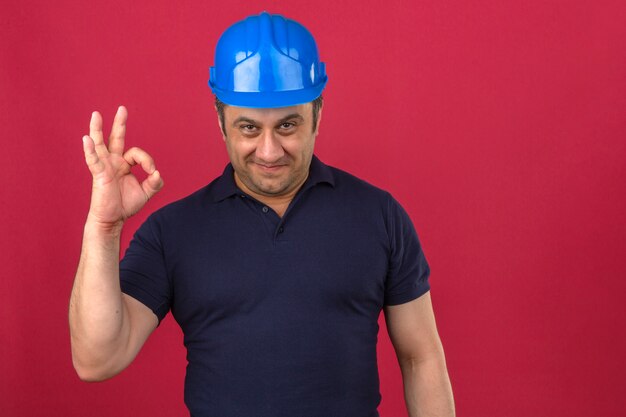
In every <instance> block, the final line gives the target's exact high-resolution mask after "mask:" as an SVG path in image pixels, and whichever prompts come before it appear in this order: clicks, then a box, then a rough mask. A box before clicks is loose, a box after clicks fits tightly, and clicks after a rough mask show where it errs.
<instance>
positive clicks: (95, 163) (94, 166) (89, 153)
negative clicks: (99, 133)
mask: <svg viewBox="0 0 626 417" xmlns="http://www.w3.org/2000/svg"><path fill="white" fill-rule="evenodd" d="M83 151H84V152H85V162H86V163H87V167H89V171H91V174H92V175H98V174H99V173H101V172H102V171H104V163H103V162H102V161H101V160H100V158H99V157H98V153H97V152H96V145H95V144H94V143H93V139H92V138H91V137H89V136H87V135H85V136H83Z"/></svg>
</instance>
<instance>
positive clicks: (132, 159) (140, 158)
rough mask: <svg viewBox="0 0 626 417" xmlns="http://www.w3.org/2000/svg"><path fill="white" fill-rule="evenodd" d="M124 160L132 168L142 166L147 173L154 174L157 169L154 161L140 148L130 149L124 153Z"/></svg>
mask: <svg viewBox="0 0 626 417" xmlns="http://www.w3.org/2000/svg"><path fill="white" fill-rule="evenodd" d="M124 159H125V160H126V162H127V163H128V164H129V165H130V166H134V165H137V164H139V165H141V168H142V169H143V170H144V171H145V172H146V173H147V174H152V173H153V172H154V171H155V170H156V168H155V166H154V160H153V159H152V157H151V156H150V155H149V154H148V152H146V151H144V150H143V149H140V148H130V149H129V150H127V151H126V152H125V153H124Z"/></svg>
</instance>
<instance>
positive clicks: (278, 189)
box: [222, 103, 321, 204]
mask: <svg viewBox="0 0 626 417" xmlns="http://www.w3.org/2000/svg"><path fill="white" fill-rule="evenodd" d="M312 113H313V112H312V107H311V103H307V104H300V105H297V106H291V107H280V108H271V109H252V108H244V107H235V106H225V107H224V126H223V129H222V130H223V131H224V132H225V135H224V140H225V142H226V150H227V151H228V156H229V158H230V162H231V164H232V165H233V168H234V170H235V182H236V183H237V185H238V186H239V187H240V188H241V189H242V190H243V191H244V192H246V193H248V194H250V195H251V196H253V197H255V198H257V199H258V200H260V201H264V202H268V204H269V202H271V201H285V200H291V198H293V196H294V195H295V194H296V192H297V191H298V189H299V188H300V187H301V186H302V184H303V183H304V181H305V180H306V179H307V176H308V174H309V166H310V164H311V158H312V157H313V148H314V145H315V137H316V136H317V130H318V129H317V127H316V128H315V129H313V117H312ZM320 116H321V115H320ZM317 119H318V120H317V123H318V125H319V119H320V117H318V118H317Z"/></svg>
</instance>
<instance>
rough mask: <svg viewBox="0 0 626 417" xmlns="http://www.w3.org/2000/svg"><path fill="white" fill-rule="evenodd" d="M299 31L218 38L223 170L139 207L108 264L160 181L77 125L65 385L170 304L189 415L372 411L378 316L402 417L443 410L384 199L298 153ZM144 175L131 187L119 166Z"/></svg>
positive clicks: (130, 344) (111, 365) (264, 23)
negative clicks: (87, 201)
mask: <svg viewBox="0 0 626 417" xmlns="http://www.w3.org/2000/svg"><path fill="white" fill-rule="evenodd" d="M326 79H327V78H326V74H325V69H324V65H323V64H322V63H320V62H319V58H318V54H317V47H316V45H315V41H314V40H313V37H312V36H311V35H310V33H309V32H308V31H307V30H306V29H305V28H304V27H303V26H302V25H300V24H299V23H297V22H295V21H293V20H289V19H285V18H283V17H281V16H279V15H269V14H267V13H261V14H260V15H258V16H251V17H249V18H248V19H246V20H244V21H241V22H238V23H236V24H234V25H233V26H231V27H230V28H229V29H228V30H227V31H226V32H225V33H224V34H223V35H222V37H221V38H220V41H219V42H218V45H217V49H216V58H215V67H213V68H211V74H210V81H209V84H210V86H211V88H212V90H213V92H214V93H215V95H216V108H217V110H218V122H219V124H220V127H221V129H222V132H223V136H224V141H225V143H226V149H227V152H228V155H229V158H230V164H229V165H228V166H227V167H226V169H225V170H224V173H223V175H222V176H220V177H219V178H217V179H216V180H214V181H213V182H212V183H210V184H209V185H208V186H206V187H204V188H203V189H201V190H199V191H197V192H196V193H194V194H192V195H191V196H189V197H187V198H185V199H182V200H180V201H177V202H175V203H172V204H170V205H168V206H166V207H164V208H162V209H160V210H158V211H157V212H156V213H154V214H152V215H151V216H150V217H149V218H148V220H147V221H146V222H145V223H144V224H143V225H142V226H141V228H140V229H139V230H138V231H137V233H136V234H135V236H134V238H133V241H132V242H131V244H130V247H129V249H128V251H127V252H126V254H125V256H124V259H123V260H122V261H121V263H120V262H119V258H118V254H119V245H120V243H119V242H120V234H121V230H122V226H123V223H124V221H125V220H126V219H127V218H129V217H130V216H132V215H133V214H134V213H136V212H137V211H139V210H140V209H141V208H142V207H143V205H144V204H145V203H146V202H147V200H148V199H149V198H150V197H152V196H153V195H154V194H155V193H156V192H158V191H159V190H160V189H161V187H162V186H163V181H162V179H161V176H160V173H159V171H157V170H156V167H155V164H154V161H153V160H152V158H151V157H150V156H149V155H148V154H147V153H146V152H145V151H143V150H141V149H138V148H132V149H129V150H127V151H126V152H124V132H125V123H126V119H127V113H126V110H125V109H124V108H123V107H120V108H119V109H118V112H117V114H116V116H115V120H114V122H113V128H112V131H111V135H110V137H109V141H108V146H107V145H106V144H105V142H104V137H103V133H102V119H101V117H100V115H99V114H98V113H97V112H94V114H93V115H92V119H91V123H90V134H89V136H85V137H84V138H83V147H84V151H85V160H86V162H87V165H88V167H89V169H90V171H91V173H92V175H93V190H92V199H91V206H90V209H89V215H88V218H87V222H86V225H85V231H84V238H83V248H82V253H81V259H80V263H79V266H78V271H77V274H76V279H75V284H74V288H73V290H72V297H71V301H70V329H71V337H72V355H73V361H74V366H75V368H76V371H77V372H78V374H79V376H80V377H81V378H82V379H84V380H88V381H98V380H103V379H106V378H109V377H112V376H114V375H115V374H117V373H118V372H120V371H122V370H123V369H124V368H125V367H126V366H128V364H129V363H130V362H131V361H132V360H133V359H134V357H135V356H136V355H137V353H138V352H139V350H140V349H141V346H142V345H143V343H144V342H145V340H146V339H147V338H148V336H149V335H150V334H151V333H152V331H153V330H154V329H155V328H156V327H157V325H158V323H159V322H160V320H162V319H163V318H164V317H165V315H166V314H167V312H168V311H170V310H171V311H172V314H173V316H174V318H175V319H176V320H177V322H178V323H179V324H180V326H181V328H182V329H183V333H184V343H185V346H186V348H187V351H188V355H187V357H188V361H189V365H188V367H187V375H186V380H185V403H186V405H187V406H188V408H189V410H190V413H191V415H192V416H194V417H199V416H220V417H228V416H320V417H321V416H350V417H372V416H377V415H378V413H377V406H378V404H379V403H380V393H379V386H378V369H377V365H376V340H377V333H378V324H377V320H378V316H379V314H380V311H381V310H382V309H383V308H384V313H385V318H386V321H387V327H388V330H389V334H390V337H391V340H392V342H393V345H394V348H395V350H396V353H397V356H398V360H399V363H400V366H401V370H402V377H403V382H404V387H405V399H406V403H407V408H408V410H409V415H410V416H412V417H414V416H452V415H454V405H453V400H452V392H451V388H450V383H449V379H448V375H447V371H446V366H445V359H444V354H443V349H442V346H441V342H440V340H439V337H438V335H437V330H436V326H435V320H434V316H433V312H432V306H431V302H430V294H429V288H430V287H429V284H428V274H429V269H428V265H427V264H426V260H425V258H424V255H423V253H422V250H421V247H420V244H419V242H418V239H417V236H416V234H415V231H414V229H413V226H412V224H411V221H410V220H409V218H408V216H407V214H406V213H405V212H404V210H403V209H402V208H401V207H400V205H399V204H398V203H397V202H396V201H395V200H394V199H393V198H392V197H391V196H390V195H389V194H388V193H386V192H384V191H382V190H379V189H377V188H375V187H373V186H371V185H369V184H367V183H365V182H363V181H361V180H359V179H356V178H355V177H353V176H351V175H349V174H347V173H345V172H342V171H340V170H337V169H335V168H331V167H328V166H326V165H324V164H323V163H322V162H321V161H319V160H318V159H317V158H316V157H315V156H314V155H313V149H314V144H315V138H316V136H317V132H318V128H319V124H320V120H321V113H322V109H321V107H322V100H321V92H322V90H323V88H324V86H325V84H326ZM134 165H140V166H141V168H142V169H143V170H144V171H145V172H146V173H147V174H148V176H147V178H146V179H145V180H144V181H143V182H142V183H139V182H138V181H137V179H136V178H135V177H134V176H133V175H132V174H131V167H132V166H134Z"/></svg>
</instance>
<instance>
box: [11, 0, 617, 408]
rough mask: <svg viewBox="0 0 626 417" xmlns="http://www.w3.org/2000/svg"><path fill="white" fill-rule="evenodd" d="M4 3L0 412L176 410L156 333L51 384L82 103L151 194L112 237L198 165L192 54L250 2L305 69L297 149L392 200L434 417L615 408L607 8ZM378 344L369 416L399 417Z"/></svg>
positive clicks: (199, 73) (72, 230) (204, 124)
mask: <svg viewBox="0 0 626 417" xmlns="http://www.w3.org/2000/svg"><path fill="white" fill-rule="evenodd" d="M6 3H8V2H2V4H0V122H1V124H0V135H1V143H2V152H1V153H0V179H1V181H2V183H1V186H0V210H1V211H0V213H1V216H0V217H1V222H2V223H1V234H0V253H1V255H0V256H1V257H2V265H3V266H4V267H3V270H2V274H1V275H0V297H1V298H0V312H1V313H2V317H3V320H2V328H1V330H0V338H1V343H0V364H1V365H0V410H1V411H0V414H2V415H6V416H44V415H45V416H68V417H70V416H85V415H88V416H91V417H98V416H103V417H104V416H112V415H122V416H131V415H132V416H152V415H169V416H173V415H184V413H185V409H184V405H183V402H182V383H183V375H184V365H185V357H184V350H183V349H182V347H181V346H182V339H181V334H180V331H179V330H178V329H177V327H176V325H175V323H174V321H173V320H172V319H171V318H168V319H166V321H165V322H164V324H163V325H162V326H161V328H160V329H159V330H158V331H157V332H156V333H155V334H154V335H153V337H152V338H151V340H149V341H148V343H147V345H146V346H145V348H144V350H143V351H142V352H141V354H140V356H139V358H138V359H137V360H136V362H135V363H134V364H133V365H132V366H131V367H130V368H129V369H128V370H126V371H125V372H124V373H123V374H122V375H120V376H119V377H117V378H115V379H114V380H111V381H109V382H106V383H102V384H86V383H82V382H80V381H79V380H78V378H77V377H76V375H75V374H74V371H73V369H72V365H71V359H70V349H69V334H68V328H67V304H68V298H69V293H70V288H71V285H72V280H73V274H74V271H75V267H76V263H77V260H78V256H79V249H80V240H81V234H82V225H83V221H84V218H85V215H86V212H87V207H88V201H89V192H90V176H89V172H88V171H87V169H86V167H85V166H84V164H83V156H82V146H81V137H82V135H83V134H85V133H87V126H88V121H89V115H90V113H91V111H92V110H95V109H98V110H100V111H102V112H103V114H104V117H105V122H106V125H107V126H109V123H110V121H111V119H112V116H113V113H114V111H115V109H116V108H117V106H118V105H119V104H124V105H126V106H127V107H128V110H129V114H130V119H129V127H128V137H127V138H128V140H127V142H128V144H129V146H141V147H143V148H145V149H147V150H148V151H150V152H151V153H152V155H153V156H154V157H155V159H156V161H157V163H158V166H159V169H160V171H161V173H162V175H163V177H164V178H165V181H166V187H165V189H164V190H163V191H162V192H161V194H159V195H158V197H156V198H155V199H154V200H153V201H151V202H150V204H149V206H148V207H147V209H146V210H144V211H143V212H141V213H140V214H139V215H137V217H136V218H134V219H132V220H131V221H129V222H128V225H127V228H126V230H125V235H124V244H126V243H127V242H128V240H129V239H130V236H131V235H132V232H133V230H134V229H135V228H136V227H137V225H138V224H139V223H140V222H141V221H142V219H144V218H145V217H146V216H147V214H148V213H149V212H151V211H153V210H154V209H156V208H157V207H159V206H162V205H164V204H166V203H167V202H170V201H172V200H174V199H177V198H180V197H182V196H184V195H186V194H188V193H190V192H192V191H193V190H195V189H197V188H199V187H201V186H202V185H204V184H205V183H206V182H208V181H209V180H210V179H212V178H213V177H214V176H216V175H218V174H219V173H220V172H221V170H222V168H223V166H224V164H225V163H226V154H225V150H224V148H223V143H222V141H221V137H220V134H219V130H218V127H217V124H216V120H215V115H214V111H213V108H212V104H211V100H212V97H211V94H210V91H209V89H208V88H207V87H206V81H207V76H208V73H207V69H208V67H209V66H210V65H211V64H212V60H213V58H212V50H213V47H214V45H215V42H216V40H217V37H218V36H219V34H220V33H221V31H223V30H224V29H225V28H226V27H227V26H228V25H229V24H230V23H231V22H233V21H235V20H238V19H240V18H243V17H244V16H246V15H247V14H251V13H257V12H259V11H261V10H263V9H267V10H268V11H270V12H274V13H276V12H280V13H283V14H285V15H287V16H289V17H292V18H295V19H297V20H300V21H301V22H302V23H304V24H305V25H306V26H307V27H309V28H310V29H311V31H312V32H313V33H314V34H315V35H316V38H317V40H318V43H319V46H320V50H321V54H322V58H323V60H324V61H326V62H327V65H328V73H329V77H330V81H329V84H328V87H327V90H326V92H325V98H326V104H325V111H324V119H323V122H322V128H321V135H320V137H319V140H318V148H317V154H318V155H319V156H320V157H321V158H322V159H323V160H324V161H325V162H327V163H329V164H331V165H336V166H339V167H342V168H344V169H346V170H348V171H351V172H353V173H355V174H357V175H359V176H361V177H363V178H365V179H366V180H368V181H370V182H372V183H374V184H376V185H378V186H380V187H383V188H387V189H389V190H390V191H392V193H394V195H395V196H396V197H397V198H398V199H399V200H400V201H401V202H402V203H403V205H404V206H405V207H406V209H407V211H408V212H409V213H410V214H411V216H412V218H413V219H414V222H415V225H416V227H417V229H418V231H419V232H420V237H421V239H422V242H423V245H424V247H425V250H426V253H427V256H428V259H429V261H430V263H431V266H432V273H433V274H432V281H431V283H432V295H433V302H434V304H435V308H436V312H437V318H438V324H439V329H440V333H441V337H442V339H443V342H444V345H445V349H446V353H447V357H448V366H449V369H450V375H451V379H452V383H453V387H454V391H455V395H456V402H457V409H458V414H459V415H460V416H461V415H463V416H512V417H515V416H520V417H522V416H524V417H525V416H530V415H536V416H569V417H573V416H581V417H582V416H592V415H593V416H617V415H623V414H622V413H623V410H624V408H626V400H625V399H624V398H625V397H624V392H626V382H625V381H626V378H624V376H625V375H626V361H624V359H623V356H624V352H626V337H625V332H624V328H625V327H626V326H625V325H626V317H625V315H626V314H625V312H626V309H625V308H624V300H623V298H624V295H625V293H626V291H625V290H626V284H625V282H626V3H624V2H623V1H613V2H611V1H599V2H591V1H585V2H583V1H570V2H562V1H539V0H532V1H507V2H505V1H501V2H497V1H480V2H467V1H458V2H441V1H408V0H407V1H397V0H391V1H380V2H377V1H337V0H333V1H326V0H318V1H316V2H311V3H309V5H308V6H306V7H304V6H302V5H300V4H296V3H298V2H293V1H291V2H287V1H285V2H279V1H268V2H257V1H230V2H225V1H224V2H208V1H196V2H164V1H156V2H155V1H133V2H131V1H128V2H120V1H98V2H79V1H76V2H69V1H56V2H12V3H13V4H6ZM25 3H28V4H25ZM36 3H39V4H36ZM175 3H180V4H178V5H175ZM302 4H304V2H302ZM380 339H381V346H380V366H381V380H382V392H383V403H382V406H381V409H380V410H381V414H382V416H383V417H395V416H399V417H402V416H405V415H406V414H405V411H404V407H403V403H402V388H401V382H400V376H399V371H398V368H397V365H396V364H395V358H394V356H393V351H392V350H391V347H390V344H389V341H388V338H387V336H386V334H385V333H384V331H383V332H381V337H380Z"/></svg>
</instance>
